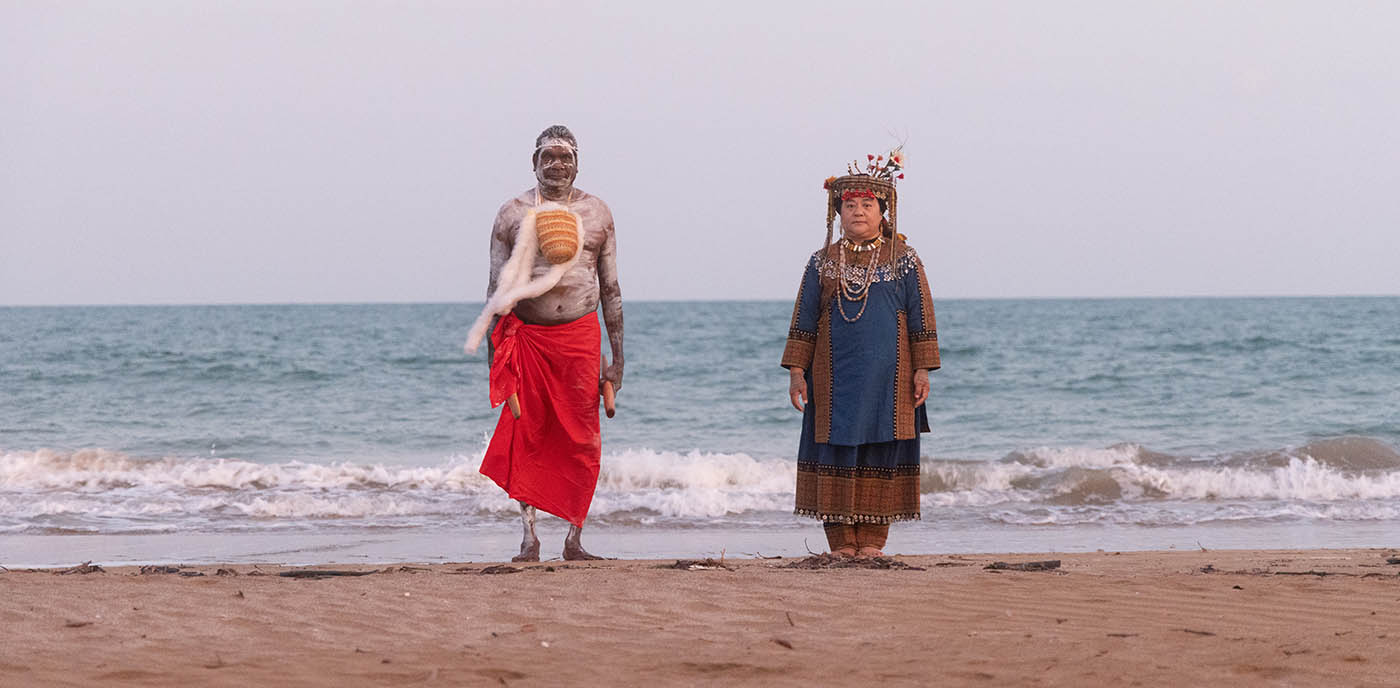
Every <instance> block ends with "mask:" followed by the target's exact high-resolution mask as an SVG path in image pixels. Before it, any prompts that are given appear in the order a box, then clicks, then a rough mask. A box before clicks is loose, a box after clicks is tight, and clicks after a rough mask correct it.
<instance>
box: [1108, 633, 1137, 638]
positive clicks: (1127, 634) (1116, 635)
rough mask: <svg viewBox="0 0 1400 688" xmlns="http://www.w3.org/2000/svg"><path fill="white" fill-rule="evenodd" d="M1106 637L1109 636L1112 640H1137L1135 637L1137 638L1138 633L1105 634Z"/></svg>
mask: <svg viewBox="0 0 1400 688" xmlns="http://www.w3.org/2000/svg"><path fill="white" fill-rule="evenodd" d="M1104 635H1106V636H1108V637H1110V638H1135V637H1137V634H1136V633H1105V634H1104Z"/></svg>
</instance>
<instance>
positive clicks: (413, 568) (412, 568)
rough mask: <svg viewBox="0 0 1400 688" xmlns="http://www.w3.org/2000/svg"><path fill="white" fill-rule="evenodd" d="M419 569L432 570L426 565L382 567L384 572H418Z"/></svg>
mask: <svg viewBox="0 0 1400 688" xmlns="http://www.w3.org/2000/svg"><path fill="white" fill-rule="evenodd" d="M419 571H432V569H431V568H428V567H426V566H400V567H398V568H393V567H390V568H387V569H384V573H418V572H419Z"/></svg>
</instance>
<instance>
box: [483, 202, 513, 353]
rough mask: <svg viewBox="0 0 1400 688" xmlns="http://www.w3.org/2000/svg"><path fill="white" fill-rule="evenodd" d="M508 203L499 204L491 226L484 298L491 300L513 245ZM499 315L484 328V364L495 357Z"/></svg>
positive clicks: (510, 214)
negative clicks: (492, 334)
mask: <svg viewBox="0 0 1400 688" xmlns="http://www.w3.org/2000/svg"><path fill="white" fill-rule="evenodd" d="M509 207H510V206H509V204H507V205H504V206H501V210H500V211H499V212H497V213H496V222H495V223H494V224H493V225H492V226H491V249H490V255H491V267H490V271H489V273H490V277H488V278H487V282H486V300H487V301H490V300H491V295H492V294H495V293H496V287H497V286H499V285H500V281H501V268H503V267H505V264H506V260H508V259H509V258H510V250H511V249H512V248H514V247H515V230H516V226H517V225H516V224H515V223H513V222H512V221H511V218H512V216H513V213H510V212H507V210H506V209H507V208H509ZM497 320H500V317H499V316H497V317H494V318H491V326H490V327H488V328H486V365H487V366H490V365H491V362H492V361H493V360H494V358H495V354H496V347H494V346H492V344H491V333H492V332H493V331H494V330H495V329H496V321H497Z"/></svg>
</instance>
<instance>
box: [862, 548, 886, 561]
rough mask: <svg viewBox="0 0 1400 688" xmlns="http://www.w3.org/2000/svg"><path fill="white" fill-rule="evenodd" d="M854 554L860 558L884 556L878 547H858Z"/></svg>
mask: <svg viewBox="0 0 1400 688" xmlns="http://www.w3.org/2000/svg"><path fill="white" fill-rule="evenodd" d="M856 556H857V557H860V558H861V559H874V558H875V557H883V556H885V553H884V552H883V551H881V550H880V548H879V547H862V548H860V553H858V554H856Z"/></svg>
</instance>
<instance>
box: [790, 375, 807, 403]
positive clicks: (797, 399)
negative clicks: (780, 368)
mask: <svg viewBox="0 0 1400 688" xmlns="http://www.w3.org/2000/svg"><path fill="white" fill-rule="evenodd" d="M805 374H806V371H804V370H802V369H801V368H788V398H789V399H791V400H792V407H793V408H795V409H797V410H798V411H801V410H802V407H804V406H806V405H807V399H808V397H807V378H806V377H805Z"/></svg>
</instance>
